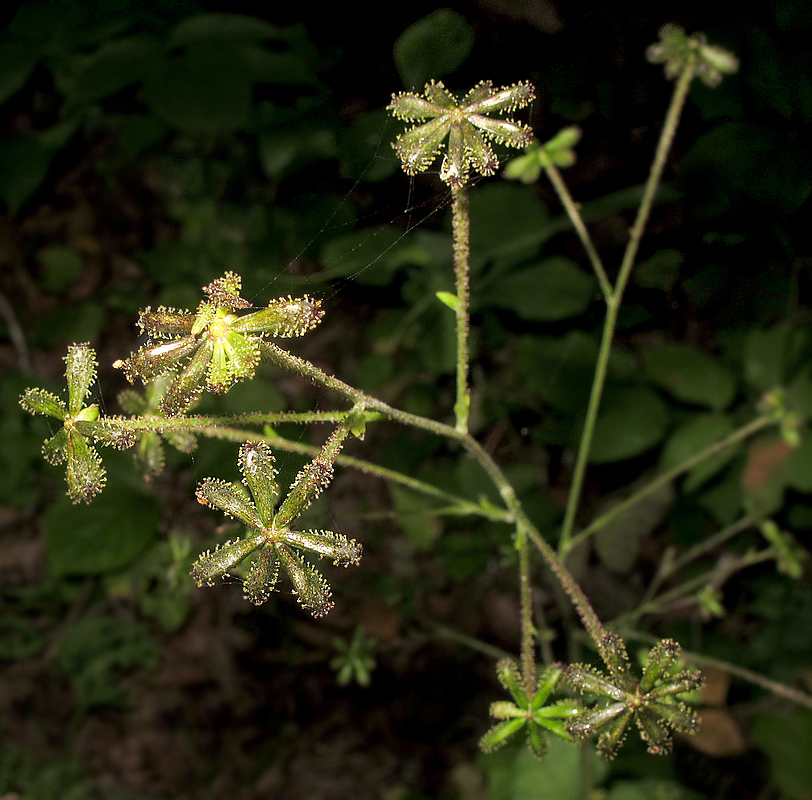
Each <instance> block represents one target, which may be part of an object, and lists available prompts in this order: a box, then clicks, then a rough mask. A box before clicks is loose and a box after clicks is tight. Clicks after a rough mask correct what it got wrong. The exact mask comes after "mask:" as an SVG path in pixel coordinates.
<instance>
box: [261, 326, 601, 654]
mask: <svg viewBox="0 0 812 800" xmlns="http://www.w3.org/2000/svg"><path fill="white" fill-rule="evenodd" d="M260 346H261V347H262V353H263V355H264V356H265V358H266V359H267V360H268V361H270V362H272V363H274V364H276V365H277V366H279V367H281V368H283V369H286V370H288V371H291V372H294V373H296V374H298V375H301V376H303V377H305V378H308V379H309V380H311V381H313V382H314V383H318V384H320V385H322V386H324V387H326V388H328V389H332V390H333V391H336V392H338V393H339V394H342V395H344V396H345V397H347V398H348V399H350V400H352V402H353V403H355V404H357V405H359V406H361V407H362V408H366V409H372V410H374V411H380V413H381V414H383V415H384V416H385V417H388V418H390V419H392V420H395V421H397V422H400V423H402V424H404V425H411V426H412V427H415V428H420V429H422V430H426V431H430V432H431V433H434V434H436V435H438V436H442V437H444V438H446V439H451V440H453V441H456V442H459V443H460V444H461V445H462V446H463V447H464V448H465V449H466V450H467V451H468V452H469V453H470V454H471V455H472V456H473V457H474V458H475V459H476V461H477V462H478V463H479V465H480V466H481V467H482V468H483V469H484V470H485V472H486V473H487V474H488V476H489V477H490V479H491V481H492V482H493V484H494V485H495V486H496V488H497V489H498V490H499V494H500V495H501V497H502V500H503V502H504V504H505V506H506V507H507V509H508V511H509V512H510V515H511V521H513V522H515V523H516V526H517V537H518V541H517V545H520V544H521V537H522V536H525V535H527V536H529V537H530V539H531V541H532V542H533V544H534V545H535V546H536V548H537V549H538V551H539V552H540V553H541V556H542V558H543V559H544V560H545V562H546V563H547V566H548V567H549V568H550V570H551V571H552V572H553V574H554V575H555V577H556V579H557V580H558V582H559V583H560V584H561V586H562V587H563V589H564V591H565V592H566V593H567V594H568V595H569V598H570V600H571V601H572V603H573V605H574V606H575V609H576V611H577V612H578V615H579V616H580V617H581V621H582V622H583V623H584V627H585V628H586V629H587V631H588V633H589V635H590V636H591V637H592V638H593V639H594V641H595V643H596V645H598V644H600V642H601V641H602V639H603V637H604V635H605V634H606V630H605V628H604V627H603V625H602V624H601V621H600V620H599V619H598V616H597V614H595V611H594V609H593V608H592V606H591V605H590V603H589V601H588V600H587V598H586V595H585V594H584V593H583V591H582V590H581V587H580V586H579V585H578V583H577V581H576V580H575V578H573V576H572V574H571V573H570V571H569V570H568V569H567V568H566V566H565V565H564V563H563V561H562V560H561V559H560V558H559V557H558V554H557V553H556V552H555V550H554V549H553V548H552V547H551V546H550V545H549V544H548V543H547V542H546V541H545V540H544V538H543V537H542V536H541V534H540V533H539V532H538V530H537V529H536V527H535V526H534V525H533V523H532V522H531V521H530V520H529V519H528V517H527V515H526V514H525V513H524V509H523V508H522V505H521V503H520V502H519V498H518V497H517V496H516V492H515V490H514V489H513V487H512V486H511V484H510V482H509V481H508V480H507V478H506V477H505V475H504V473H503V472H502V470H501V469H500V468H499V466H498V465H497V464H496V462H495V461H494V460H493V459H492V458H491V457H490V455H489V454H488V453H487V452H486V451H485V450H484V449H483V448H482V446H481V445H480V444H479V443H478V442H477V441H476V440H475V439H474V438H473V437H472V436H470V435H469V434H468V433H465V432H462V431H458V430H457V429H456V428H452V427H451V426H450V425H444V424H443V423H441V422H435V421H434V420H430V419H426V418H425V417H419V416H417V415H416V414H410V413H408V412H406V411H401V410H399V409H396V408H392V406H389V405H387V404H386V403H384V402H382V401H381V400H377V399H376V398H374V397H370V396H369V395H366V394H364V392H361V391H359V390H358V389H354V388H353V387H352V386H349V385H348V384H346V383H344V382H343V381H341V380H339V379H338V378H335V377H334V376H332V375H328V374H327V373H325V372H323V371H322V370H320V369H319V368H318V367H316V366H314V365H313V364H311V363H310V362H308V361H305V360H304V359H301V358H299V357H298V356H294V355H293V354H291V353H288V352H287V351H286V350H283V349H282V348H280V347H277V345H275V344H273V343H272V342H262V343H261V345H260Z"/></svg>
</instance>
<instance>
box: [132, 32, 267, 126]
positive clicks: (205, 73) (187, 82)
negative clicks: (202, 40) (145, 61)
mask: <svg viewBox="0 0 812 800" xmlns="http://www.w3.org/2000/svg"><path fill="white" fill-rule="evenodd" d="M240 55H241V54H240V52H239V48H238V46H236V45H233V44H230V43H227V44H221V45H220V46H218V47H209V46H203V45H195V46H193V47H190V48H189V49H188V51H187V52H185V53H184V54H182V55H180V56H176V57H173V58H165V59H163V60H162V61H160V62H159V63H158V64H157V65H156V66H155V68H154V70H153V71H152V72H151V73H150V75H148V76H147V78H146V79H145V81H144V100H145V102H146V103H147V105H148V106H149V107H150V109H151V110H152V112H153V113H154V114H156V115H157V116H158V117H160V118H161V119H163V120H164V121H165V122H167V123H168V124H169V125H171V126H173V127H175V128H177V129H179V130H181V131H183V132H185V133H191V134H209V135H211V134H215V135H216V134H228V133H234V132H235V131H237V130H244V129H246V128H247V127H248V124H249V120H250V117H251V102H252V101H251V92H252V87H253V83H254V79H253V77H252V76H251V75H250V74H249V73H247V72H246V70H245V68H244V64H243V63H242V59H241V58H240Z"/></svg>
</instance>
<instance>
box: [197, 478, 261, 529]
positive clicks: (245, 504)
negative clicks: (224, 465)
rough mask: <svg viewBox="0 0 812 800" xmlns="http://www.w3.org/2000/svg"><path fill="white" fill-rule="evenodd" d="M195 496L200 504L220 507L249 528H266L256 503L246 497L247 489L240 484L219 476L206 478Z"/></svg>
mask: <svg viewBox="0 0 812 800" xmlns="http://www.w3.org/2000/svg"><path fill="white" fill-rule="evenodd" d="M195 496H196V497H197V501H198V502H199V503H200V504H202V505H204V506H208V505H212V506H214V507H215V508H219V509H220V511H224V512H225V513H226V514H228V515H229V516H230V517H234V518H235V519H238V520H240V522H242V523H244V524H245V525H247V526H248V527H249V528H256V529H257V530H262V529H263V528H264V525H263V522H262V520H261V519H260V518H259V515H258V514H257V510H256V508H255V507H254V504H253V503H252V502H251V501H250V500H249V499H248V497H246V492H245V489H243V488H242V487H241V486H240V485H239V484H235V483H228V482H227V481H224V480H220V479H219V478H206V479H205V480H204V481H203V482H202V483H201V484H200V485H199V486H198V487H197V491H196V492H195Z"/></svg>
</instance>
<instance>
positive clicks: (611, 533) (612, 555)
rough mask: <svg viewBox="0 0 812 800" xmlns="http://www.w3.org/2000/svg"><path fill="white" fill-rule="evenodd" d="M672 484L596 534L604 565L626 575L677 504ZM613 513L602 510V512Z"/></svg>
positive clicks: (596, 544)
mask: <svg viewBox="0 0 812 800" xmlns="http://www.w3.org/2000/svg"><path fill="white" fill-rule="evenodd" d="M674 496H675V495H674V489H673V487H672V486H671V484H666V485H665V486H661V487H660V488H659V489H658V490H657V491H655V492H652V493H651V494H649V495H648V496H647V497H645V498H644V499H643V500H641V501H640V502H639V503H636V504H635V505H633V506H632V507H631V508H629V509H628V510H627V511H626V513H625V514H623V515H622V516H621V517H620V518H619V519H618V520H616V521H615V522H613V523H611V524H610V525H607V526H606V527H605V528H601V529H600V530H599V531H598V532H597V533H596V534H595V550H596V551H597V553H598V557H599V558H600V560H601V562H602V563H603V564H604V565H605V566H606V567H608V568H609V569H611V570H613V571H614V572H618V573H621V574H623V573H626V572H628V571H629V570H630V569H631V568H632V567H633V566H634V563H635V561H636V560H637V555H638V552H639V550H640V543H641V541H642V540H643V539H644V538H645V537H646V536H649V535H650V534H651V533H652V532H653V531H654V529H655V528H656V527H657V526H658V525H660V523H661V522H662V521H663V519H665V515H666V513H667V512H668V509H669V508H670V507H671V505H672V504H673V502H674ZM608 510H611V506H610V507H608V508H603V507H602V508H601V509H600V513H604V512H605V511H608Z"/></svg>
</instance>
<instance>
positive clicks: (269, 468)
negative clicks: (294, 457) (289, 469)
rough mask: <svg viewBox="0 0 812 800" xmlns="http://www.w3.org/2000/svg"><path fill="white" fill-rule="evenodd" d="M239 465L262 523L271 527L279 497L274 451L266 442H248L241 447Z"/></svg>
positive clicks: (238, 458)
mask: <svg viewBox="0 0 812 800" xmlns="http://www.w3.org/2000/svg"><path fill="white" fill-rule="evenodd" d="M237 466H238V467H239V468H240V472H241V473H242V477H243V483H245V485H246V486H248V488H249V489H250V490H251V496H252V497H253V498H254V503H255V504H256V507H257V511H258V513H259V518H260V519H261V520H262V525H263V526H264V527H266V528H268V527H271V526H272V525H273V518H274V506H275V505H276V502H277V500H278V499H279V484H278V483H277V482H276V474H277V473H276V459H275V458H274V455H273V451H272V450H271V448H270V447H268V445H267V444H265V442H246V443H245V444H244V445H242V447H240V454H239V456H238V457H237Z"/></svg>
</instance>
